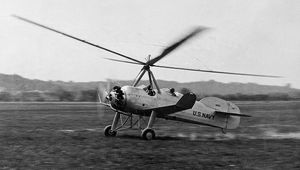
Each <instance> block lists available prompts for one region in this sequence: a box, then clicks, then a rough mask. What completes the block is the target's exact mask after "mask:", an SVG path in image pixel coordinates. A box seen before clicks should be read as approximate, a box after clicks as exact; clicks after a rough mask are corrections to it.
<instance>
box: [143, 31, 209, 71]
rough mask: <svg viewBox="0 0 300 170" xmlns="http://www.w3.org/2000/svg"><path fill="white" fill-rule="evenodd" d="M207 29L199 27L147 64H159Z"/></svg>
mask: <svg viewBox="0 0 300 170" xmlns="http://www.w3.org/2000/svg"><path fill="white" fill-rule="evenodd" d="M207 29H208V28H206V27H198V28H196V29H195V30H193V31H192V32H191V33H190V34H188V35H187V36H185V37H184V38H182V39H180V40H179V41H177V42H175V43H174V44H172V45H171V46H169V47H167V48H166V49H164V50H163V52H162V53H161V54H160V55H159V56H157V57H155V58H153V59H151V60H149V61H148V62H147V63H146V64H148V65H151V66H152V65H153V64H154V63H156V62H158V61H159V60H161V59H162V58H163V57H165V56H166V55H168V54H169V53H171V52H172V51H173V50H175V49H176V48H178V47H179V46H180V45H182V44H183V43H185V42H186V41H187V40H188V39H190V38H192V37H194V36H195V35H197V34H198V33H200V32H203V31H205V30H207Z"/></svg>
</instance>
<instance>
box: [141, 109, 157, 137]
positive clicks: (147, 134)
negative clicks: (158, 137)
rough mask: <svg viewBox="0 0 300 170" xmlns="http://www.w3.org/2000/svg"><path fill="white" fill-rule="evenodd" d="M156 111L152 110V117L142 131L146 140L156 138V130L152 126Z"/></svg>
mask: <svg viewBox="0 0 300 170" xmlns="http://www.w3.org/2000/svg"><path fill="white" fill-rule="evenodd" d="M156 114H157V113H156V112H155V111H152V113H151V115H150V118H149V122H148V125H147V127H146V128H145V129H144V130H143V131H142V138H143V139H145V140H152V139H155V132H154V130H153V129H152V126H153V124H154V121H155V118H156Z"/></svg>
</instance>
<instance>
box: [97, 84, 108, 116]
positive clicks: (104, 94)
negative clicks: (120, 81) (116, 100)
mask: <svg viewBox="0 0 300 170" xmlns="http://www.w3.org/2000/svg"><path fill="white" fill-rule="evenodd" d="M110 91H111V81H110V80H109V79H107V80H106V85H105V84H99V86H98V90H97V95H98V103H97V114H98V117H99V118H103V117H104V116H105V114H106V113H108V110H110V109H107V108H108V107H106V106H105V105H107V106H109V104H110V103H109V92H110Z"/></svg>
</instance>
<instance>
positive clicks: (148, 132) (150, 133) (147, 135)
mask: <svg viewBox="0 0 300 170" xmlns="http://www.w3.org/2000/svg"><path fill="white" fill-rule="evenodd" d="M142 138H143V139H145V140H152V139H155V132H154V130H152V129H144V130H143V131H142Z"/></svg>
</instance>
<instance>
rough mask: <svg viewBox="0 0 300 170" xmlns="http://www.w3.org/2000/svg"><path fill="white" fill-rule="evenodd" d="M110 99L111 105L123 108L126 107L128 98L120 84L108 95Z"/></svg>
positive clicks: (118, 108) (119, 108)
mask: <svg viewBox="0 0 300 170" xmlns="http://www.w3.org/2000/svg"><path fill="white" fill-rule="evenodd" d="M108 100H109V101H110V103H111V106H112V107H113V108H115V109H117V110H122V109H123V108H124V107H125V104H126V99H125V93H124V92H123V91H122V89H121V87H120V86H115V87H114V88H113V89H112V91H111V92H110V93H109V95H108Z"/></svg>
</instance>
